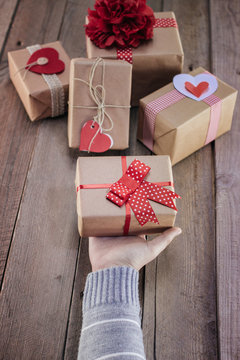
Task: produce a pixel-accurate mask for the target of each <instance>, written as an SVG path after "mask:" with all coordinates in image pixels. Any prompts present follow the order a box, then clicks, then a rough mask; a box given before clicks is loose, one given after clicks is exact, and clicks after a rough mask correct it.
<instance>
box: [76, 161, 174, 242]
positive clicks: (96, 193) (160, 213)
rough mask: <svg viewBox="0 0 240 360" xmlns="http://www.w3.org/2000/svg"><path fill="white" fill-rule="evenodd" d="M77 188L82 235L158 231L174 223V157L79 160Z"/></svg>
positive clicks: (114, 234) (132, 233) (131, 233)
mask: <svg viewBox="0 0 240 360" xmlns="http://www.w3.org/2000/svg"><path fill="white" fill-rule="evenodd" d="M76 189H77V213H78V228H79V232H80V235H81V236H118V235H128V234H129V235H134V234H135V235H137V234H150V233H159V232H162V231H163V230H164V229H166V228H168V227H171V226H173V225H174V221H175V217H176V213H177V209H176V206H175V200H174V199H176V198H179V197H180V196H178V195H177V194H175V193H174V187H173V177H172V168H171V162H170V159H169V156H138V157H137V159H136V158H135V156H127V157H126V156H121V157H120V156H115V157H107V158H106V157H97V158H96V157H83V158H78V161H77V171H76ZM149 200H150V201H149Z"/></svg>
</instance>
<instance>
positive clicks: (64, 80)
mask: <svg viewBox="0 0 240 360" xmlns="http://www.w3.org/2000/svg"><path fill="white" fill-rule="evenodd" d="M8 64H9V72H10V78H11V80H12V82H13V84H14V86H15V88H16V90H17V92H18V95H19V96H20V98H21V100H22V102H23V105H24V107H25V109H26V111H27V113H28V116H29V117H30V119H31V120H32V121H35V120H39V119H44V118H47V117H55V116H58V115H62V114H63V113H64V112H65V111H66V109H67V101H68V87H69V67H70V59H69V57H68V55H67V54H66V52H65V50H64V49H63V47H62V45H61V43H60V42H59V41H56V42H52V43H49V44H44V45H33V46H28V47H27V48H25V49H22V50H16V51H11V52H9V53H8Z"/></svg>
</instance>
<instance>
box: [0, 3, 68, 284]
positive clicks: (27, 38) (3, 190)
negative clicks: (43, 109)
mask: <svg viewBox="0 0 240 360" xmlns="http://www.w3.org/2000/svg"><path fill="white" fill-rule="evenodd" d="M65 2H66V0H61V1H58V2H57V3H56V2H49V1H47V0H44V1H41V2H33V1H31V0H22V1H21V3H20V4H19V6H18V11H17V14H16V15H15V18H14V22H13V25H12V27H11V31H10V33H9V37H8V41H7V43H6V46H5V51H4V54H3V61H2V64H1V65H0V94H1V95H0V99H1V108H0V119H1V121H0V133H1V137H0V159H1V163H0V199H1V201H0V284H1V282H2V277H3V273H4V269H5V265H6V259H7V256H8V252H9V246H10V243H11V239H12V234H13V229H14V225H15V221H16V216H17V213H18V209H19V204H20V201H21V196H22V191H23V186H24V183H25V179H26V174H27V171H28V167H29V163H30V159H31V156H32V151H33V148H34V144H35V139H36V134H37V130H38V127H39V124H40V123H39V122H38V123H35V124H32V123H31V122H30V120H29V119H28V117H27V115H26V112H25V110H24V108H23V106H22V104H21V101H20V99H19V97H18V95H17V93H16V91H15V89H14V87H13V85H12V84H11V82H10V80H9V75H8V67H7V52H8V51H9V50H13V49H17V48H20V47H24V46H27V45H31V44H33V43H44V42H48V41H51V40H56V39H57V36H58V33H59V30H60V27H61V22H62V16H63V13H64V8H65ZM6 3H7V2H6Z"/></svg>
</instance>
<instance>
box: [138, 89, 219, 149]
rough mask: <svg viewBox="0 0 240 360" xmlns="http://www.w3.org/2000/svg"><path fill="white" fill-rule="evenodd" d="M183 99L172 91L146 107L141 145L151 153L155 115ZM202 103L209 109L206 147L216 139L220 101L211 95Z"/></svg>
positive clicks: (183, 96)
mask: <svg viewBox="0 0 240 360" xmlns="http://www.w3.org/2000/svg"><path fill="white" fill-rule="evenodd" d="M185 98H186V96H185V95H183V94H181V93H180V92H179V91H178V90H176V89H174V90H172V91H170V92H168V93H167V94H165V95H162V96H160V97H159V98H157V99H156V100H153V101H151V102H150V103H148V104H147V105H146V107H145V112H144V124H143V143H144V145H145V146H147V147H148V148H149V149H150V150H151V151H153V145H154V140H153V137H154V131H155V123H156V117H157V115H158V114H159V112H161V111H162V110H164V109H167V108H168V107H169V106H172V105H174V104H175V103H177V102H179V101H181V100H183V99H185ZM193 101H195V100H193ZM203 101H204V102H205V103H206V104H207V105H209V106H210V107H211V115H210V122H209V127H208V132H207V137H206V140H205V143H204V145H207V144H209V143H210V142H211V141H213V140H215V139H216V136H217V131H218V125H219V121H220V116H221V107H222V100H221V99H220V98H219V97H218V96H216V95H214V94H212V95H210V96H208V97H207V98H206V99H204V100H203ZM176 116H177V114H176Z"/></svg>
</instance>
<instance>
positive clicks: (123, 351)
mask: <svg viewBox="0 0 240 360" xmlns="http://www.w3.org/2000/svg"><path fill="white" fill-rule="evenodd" d="M139 312H140V306H139V297H138V272H137V271H136V270H134V269H133V268H130V267H115V268H109V269H104V270H100V271H97V272H93V273H90V274H89V275H88V278H87V281H86V286H85V291H84V299H83V326H82V333H81V338H80V344H79V354H78V359H79V360H97V359H99V360H100V359H102V360H103V359H112V358H115V357H116V358H117V359H133V360H135V359H138V360H139V359H145V355H144V347H143V338H142V330H141V322H140V318H139ZM117 354H118V356H117Z"/></svg>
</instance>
